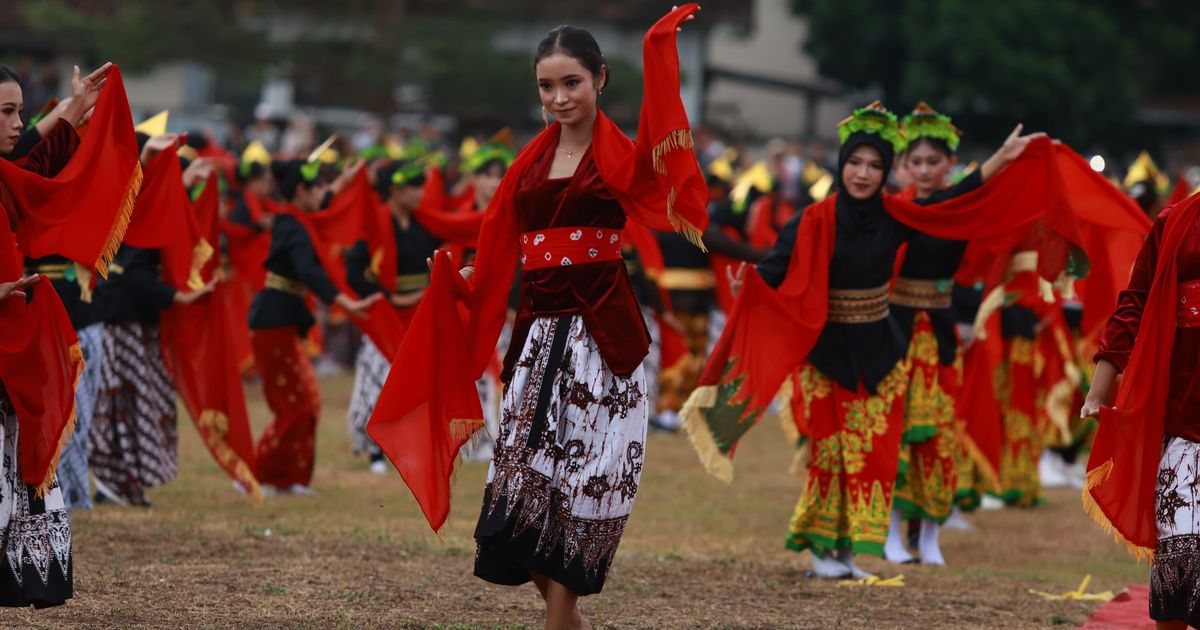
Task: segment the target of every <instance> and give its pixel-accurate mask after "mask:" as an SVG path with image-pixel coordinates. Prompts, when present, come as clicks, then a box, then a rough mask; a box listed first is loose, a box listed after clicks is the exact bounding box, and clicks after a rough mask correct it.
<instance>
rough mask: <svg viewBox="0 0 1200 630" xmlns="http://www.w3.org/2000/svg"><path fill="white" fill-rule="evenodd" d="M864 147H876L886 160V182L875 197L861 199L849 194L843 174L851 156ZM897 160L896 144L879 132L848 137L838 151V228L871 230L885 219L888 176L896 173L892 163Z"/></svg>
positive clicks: (884, 179)
mask: <svg viewBox="0 0 1200 630" xmlns="http://www.w3.org/2000/svg"><path fill="white" fill-rule="evenodd" d="M864 144H866V145H870V146H872V147H875V149H876V150H878V151H879V155H880V156H881V157H882V158H883V181H882V182H881V183H880V185H879V190H876V191H875V194H874V195H871V196H870V197H869V198H867V199H861V200H860V199H855V198H854V197H853V196H851V195H850V193H848V192H846V185H845V183H844V182H842V171H843V169H845V167H846V161H847V160H848V159H850V154H851V153H854V150H855V149H857V148H858V147H860V146H862V145H864ZM895 158H896V151H895V149H894V148H893V147H892V143H890V142H888V141H887V140H884V139H883V138H882V137H881V136H880V135H879V134H877V133H868V132H865V131H858V132H855V133H852V134H850V137H848V138H846V141H845V142H843V143H842V147H841V149H839V150H838V165H837V169H838V170H837V183H838V191H839V192H840V193H841V194H839V195H838V196H837V200H836V204H837V217H838V227H841V228H849V229H852V230H870V229H872V228H873V227H874V226H875V225H877V224H878V221H879V219H881V218H883V213H884V210H883V187H884V184H886V183H887V176H888V173H891V172H892V162H893V161H894V160H895Z"/></svg>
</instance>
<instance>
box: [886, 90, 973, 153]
mask: <svg viewBox="0 0 1200 630" xmlns="http://www.w3.org/2000/svg"><path fill="white" fill-rule="evenodd" d="M900 127H901V129H902V130H903V132H904V140H905V141H904V148H908V145H909V144H911V143H912V142H913V141H914V140H916V139H918V138H934V139H937V140H941V141H942V142H945V143H946V146H948V147H950V150H951V151H957V150H958V143H959V138H960V136H962V131H960V130H959V128H958V127H955V126H954V123H952V122H950V117H949V116H947V115H945V114H939V113H938V112H937V111H936V110H935V109H933V108H932V107H930V106H929V105H928V104H927V103H926V102H925V101H921V102H920V103H917V107H916V109H914V110H913V111H912V113H911V114H909V115H907V116H905V117H904V119H903V120H901V121H900Z"/></svg>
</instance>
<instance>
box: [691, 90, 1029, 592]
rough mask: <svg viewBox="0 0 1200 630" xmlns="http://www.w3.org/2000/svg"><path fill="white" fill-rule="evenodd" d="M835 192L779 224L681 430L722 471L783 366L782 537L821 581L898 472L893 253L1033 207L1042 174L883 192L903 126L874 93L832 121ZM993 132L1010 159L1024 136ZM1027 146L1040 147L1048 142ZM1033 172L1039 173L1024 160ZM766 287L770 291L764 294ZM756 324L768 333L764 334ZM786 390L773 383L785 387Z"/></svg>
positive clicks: (881, 530)
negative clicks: (936, 195)
mask: <svg viewBox="0 0 1200 630" xmlns="http://www.w3.org/2000/svg"><path fill="white" fill-rule="evenodd" d="M838 131H839V135H840V137H841V138H842V148H841V151H840V153H839V160H838V161H839V164H838V177H839V189H838V192H837V193H836V194H835V195H832V196H831V197H829V198H827V199H826V200H824V201H822V202H821V203H818V204H814V205H812V206H809V207H808V208H807V209H805V211H804V212H803V213H801V214H800V215H798V216H797V217H794V218H793V219H792V220H791V221H789V222H788V224H787V225H785V227H784V229H783V231H782V232H781V233H780V237H779V240H778V242H777V243H776V244H775V246H774V248H773V249H772V251H771V253H770V254H769V255H768V256H767V258H766V259H765V260H763V262H761V263H760V264H759V265H758V273H757V274H750V275H749V276H748V277H747V278H746V286H745V287H744V288H743V289H742V292H741V295H739V297H738V304H737V306H735V308H734V313H733V316H732V317H731V321H730V323H729V324H728V325H727V326H726V329H725V333H724V334H723V335H722V338H721V340H720V341H719V342H718V344H717V348H716V350H715V352H714V354H713V357H712V358H711V359H710V360H709V363H708V365H707V367H706V369H705V373H704V375H703V377H702V380H701V387H700V388H698V389H697V390H696V392H694V393H693V394H692V396H691V398H689V401H688V404H687V405H686V406H685V408H684V411H685V413H684V416H685V428H687V430H688V432H689V436H690V437H691V438H692V442H693V445H694V446H695V447H696V449H697V451H698V453H699V454H700V456H701V459H702V461H703V462H704V464H705V465H706V467H708V469H709V470H710V471H711V472H713V473H714V474H716V475H717V476H719V477H721V478H723V479H731V478H732V463H731V461H730V459H729V458H731V457H732V455H733V452H734V451H735V449H736V445H737V441H738V439H739V438H740V437H741V435H742V434H744V433H745V432H746V431H747V430H749V428H750V427H751V426H752V425H753V421H754V419H755V418H756V417H758V416H759V415H760V414H761V413H762V411H763V410H764V409H765V408H766V407H767V405H768V404H769V402H770V400H771V398H773V397H774V395H775V393H776V392H778V391H779V390H780V386H781V385H782V384H783V383H784V381H785V379H787V378H788V375H789V374H792V375H793V377H792V379H791V384H792V387H793V388H794V396H790V397H791V401H792V404H791V405H790V406H789V407H788V408H789V410H790V411H791V412H792V415H793V418H794V420H795V423H796V425H797V426H796V430H797V432H798V433H799V434H800V435H802V436H806V437H807V438H808V440H807V442H806V443H805V446H804V448H805V451H802V452H807V453H808V454H810V455H811V457H810V462H811V463H810V464H809V466H808V481H807V484H806V488H805V491H804V494H803V496H802V497H801V498H800V501H799V503H798V505H797V506H796V510H795V514H794V515H793V518H792V522H791V526H790V536H789V539H788V541H787V546H788V547H789V548H790V549H793V550H796V551H802V550H804V549H810V550H812V551H813V552H814V561H813V568H814V570H815V571H816V573H817V574H818V575H821V576H823V577H846V576H851V575H854V576H860V577H861V576H864V575H866V574H865V572H863V571H862V570H861V569H859V568H858V567H857V566H856V565H855V563H854V560H853V556H854V554H855V553H856V552H867V553H874V554H878V555H882V553H883V546H884V542H885V540H886V535H887V530H888V522H889V514H890V512H891V503H892V490H893V486H894V484H895V480H896V474H897V471H898V468H899V455H900V436H901V433H902V431H901V425H902V422H903V413H904V408H905V400H906V398H905V397H906V393H907V388H908V366H907V361H906V360H905V357H906V354H907V340H906V339H905V338H904V335H903V332H902V330H901V329H900V327H899V326H898V325H897V324H896V322H895V319H894V318H892V317H891V316H890V314H889V308H888V304H889V298H888V284H889V281H890V279H891V277H892V266H893V262H894V260H895V256H896V252H897V250H898V249H899V247H900V245H901V244H903V243H904V242H907V241H910V240H912V239H913V238H914V237H915V235H916V234H917V233H918V230H919V231H920V232H926V233H931V234H934V235H937V236H939V237H942V238H959V239H961V238H966V237H968V236H978V237H987V236H997V235H1000V234H1005V233H1007V232H1008V231H1009V230H1010V229H1011V228H1012V225H1000V224H998V223H997V222H995V221H994V220H992V219H991V217H989V216H988V213H990V212H991V211H993V209H995V208H1002V207H1009V206H1015V207H1019V208H1026V210H1024V211H1018V214H1023V213H1024V212H1028V214H1025V215H1024V216H1019V217H1018V216H1016V215H1013V217H1012V218H1013V225H1021V226H1027V225H1029V223H1031V222H1032V221H1035V220H1036V219H1037V215H1038V214H1039V213H1040V212H1041V210H1040V206H1039V207H1038V209H1032V208H1029V207H1027V206H1026V205H1025V204H1027V203H1028V202H1029V199H1028V197H1026V198H1022V195H1026V196H1029V195H1034V193H1035V192H1037V193H1041V187H1042V182H1041V181H1033V179H1032V178H1033V177H1034V176H1035V175H1037V173H1039V172H1042V171H1044V170H1045V169H1044V168H1042V167H1041V165H1043V164H1044V162H1043V161H1041V160H1028V161H1026V162H1027V163H1026V165H1025V167H1024V168H1022V169H1019V172H1015V173H1005V174H1006V175H1008V177H1009V180H1010V182H1011V180H1012V179H1018V180H1020V179H1025V178H1031V179H1030V181H1029V182H1027V184H1028V185H1027V186H1007V185H1005V184H1004V182H1001V181H999V180H1001V179H1004V178H1002V177H997V181H995V182H992V183H989V185H988V186H986V187H984V188H982V189H980V190H977V191H974V192H972V193H970V194H968V195H964V196H961V197H960V198H957V199H953V200H949V201H946V202H943V203H942V204H939V205H938V206H936V207H929V208H922V207H921V206H919V205H915V204H912V203H909V202H906V201H903V200H901V199H897V198H893V197H884V196H883V194H882V189H883V180H884V177H885V174H886V173H887V172H889V170H890V168H891V163H892V158H893V155H894V154H895V148H896V146H897V145H899V144H900V143H901V142H902V136H901V132H900V129H899V125H898V123H897V121H896V118H895V116H894V115H893V114H892V113H891V112H889V111H887V110H886V109H885V108H884V107H883V106H882V104H880V103H878V102H876V103H874V104H872V105H870V106H868V107H865V108H862V109H859V110H856V111H855V113H854V114H853V115H852V116H851V117H850V118H848V119H847V120H846V121H844V122H843V124H842V125H840V126H839V130H838ZM1018 133H1019V127H1018V129H1017V130H1015V131H1014V133H1013V134H1012V135H1010V136H1009V139H1008V140H1007V141H1006V142H1005V148H1004V149H1003V152H1004V154H1005V155H1007V156H1012V157H1015V156H1017V155H1020V154H1021V153H1022V152H1023V151H1024V150H1025V148H1026V147H1027V146H1029V145H1030V144H1031V141H1032V140H1033V136H1019V135H1017V134H1018ZM1037 147H1038V152H1039V153H1038V154H1039V156H1041V157H1043V158H1044V157H1046V155H1047V153H1048V152H1049V151H1050V145H1049V142H1048V141H1047V140H1044V139H1043V140H1042V141H1041V142H1039V143H1038V144H1037ZM1039 168H1041V169H1042V170H1037V169H1039ZM769 287H776V289H775V290H772V289H771V288H769ZM766 331H769V333H768V332H766ZM785 391H786V390H785Z"/></svg>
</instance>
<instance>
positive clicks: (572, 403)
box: [368, 4, 707, 628]
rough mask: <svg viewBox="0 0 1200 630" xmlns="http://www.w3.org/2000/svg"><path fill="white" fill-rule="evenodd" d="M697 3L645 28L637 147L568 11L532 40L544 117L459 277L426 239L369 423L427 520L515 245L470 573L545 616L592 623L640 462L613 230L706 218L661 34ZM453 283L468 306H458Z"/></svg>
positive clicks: (626, 306)
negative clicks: (516, 593) (425, 260)
mask: <svg viewBox="0 0 1200 630" xmlns="http://www.w3.org/2000/svg"><path fill="white" fill-rule="evenodd" d="M697 9H698V7H697V6H696V5H694V4H689V5H686V6H684V7H681V8H679V9H676V10H674V11H672V12H671V13H670V14H668V15H667V16H666V17H665V18H663V19H662V20H660V21H659V22H658V23H657V24H656V25H655V26H654V27H653V28H652V29H651V30H650V32H649V33H648V34H647V35H646V38H645V41H644V48H645V89H646V92H645V100H644V102H643V109H642V115H641V118H640V121H639V129H638V140H639V141H638V142H637V144H636V145H634V144H632V143H630V142H629V140H628V139H627V138H626V136H624V135H623V134H622V133H621V132H620V130H619V129H618V128H617V127H616V125H615V124H613V123H612V122H611V121H610V120H609V119H608V118H607V117H606V116H605V115H604V114H603V112H601V111H600V109H599V108H598V107H597V100H598V98H599V97H600V94H601V92H602V90H603V89H604V86H605V84H606V82H607V80H608V76H609V68H608V65H607V64H606V62H605V60H604V57H603V55H602V54H601V52H600V48H599V46H598V45H597V44H596V41H595V39H594V38H593V37H592V36H591V35H590V34H589V33H588V32H587V31H584V30H582V29H579V28H575V27H570V26H563V27H560V28H558V29H555V30H554V31H552V32H551V33H550V34H549V35H548V36H547V37H546V38H545V39H544V40H543V41H542V42H541V43H540V44H539V46H538V49H537V54H536V56H535V62H534V70H535V74H536V79H537V87H538V93H539V94H540V96H541V100H542V105H543V107H544V108H545V109H546V113H547V118H548V117H549V116H550V115H553V116H554V117H555V119H556V121H555V123H554V124H552V125H548V127H547V129H546V130H545V131H544V132H542V133H541V134H540V135H539V136H538V137H537V138H535V139H534V140H533V141H531V142H530V144H528V145H527V146H526V147H525V149H524V150H523V151H522V152H521V154H520V156H519V157H518V158H517V160H516V161H515V162H514V163H513V165H512V168H511V169H510V170H509V171H508V173H507V174H506V175H505V178H504V180H503V182H502V183H501V185H500V189H499V190H498V191H497V193H496V195H495V197H494V198H493V200H492V203H491V205H490V207H489V208H488V211H487V218H486V219H485V220H484V224H483V229H482V233H481V236H480V239H479V246H480V247H479V253H478V256H477V258H476V267H474V268H470V267H469V268H467V269H464V270H463V276H464V277H466V276H470V278H469V282H463V280H462V278H456V277H455V275H456V274H454V272H453V271H452V268H451V267H450V263H449V260H448V258H447V257H446V256H444V255H442V254H439V256H438V259H437V261H436V262H435V264H434V279H433V284H432V285H431V287H430V289H429V291H428V292H427V294H426V296H425V298H424V299H423V300H422V303H421V306H420V308H419V309H418V312H417V315H416V317H415V318H414V321H413V327H412V328H410V330H409V333H408V334H406V335H405V337H404V342H403V345H402V347H401V352H402V353H404V355H405V356H411V357H413V361H411V362H410V363H409V364H406V365H403V366H401V365H399V364H397V365H394V366H393V368H392V372H391V375H390V376H389V379H388V383H387V385H385V387H384V391H383V393H382V395H381V396H380V399H379V404H378V405H377V407H376V411H375V415H374V416H373V417H372V419H371V423H370V425H369V427H368V429H369V431H370V433H371V435H372V436H373V437H374V438H375V439H376V442H378V443H379V444H380V446H381V447H383V449H384V451H385V452H386V453H387V454H388V457H389V458H390V459H391V460H392V462H393V463H394V464H396V466H397V468H398V469H399V470H400V473H401V475H402V476H404V478H405V481H406V482H407V483H408V484H409V487H410V488H411V489H412V490H413V492H414V494H415V495H416V496H417V499H418V502H420V503H421V505H422V508H423V509H424V510H425V513H426V516H427V517H428V518H429V521H430V523H431V525H433V526H434V527H435V528H437V527H440V526H441V525H442V524H443V523H444V521H445V518H446V515H447V512H448V509H449V504H448V493H449V475H450V472H451V469H452V468H453V459H454V457H455V454H456V453H457V450H458V447H459V446H461V444H462V443H463V442H464V441H465V440H466V439H467V438H468V437H469V436H470V434H471V433H472V432H473V431H474V430H475V429H477V428H478V427H479V425H480V424H482V420H481V415H482V414H481V411H480V409H479V401H478V397H477V393H476V390H475V387H474V381H475V380H476V379H477V378H478V376H479V375H480V374H481V373H482V372H483V371H484V369H485V367H486V365H487V362H488V359H489V358H490V356H491V354H492V353H493V352H494V351H495V347H496V346H495V341H496V338H497V336H498V335H499V333H500V328H501V326H502V325H503V322H504V313H505V303H506V297H507V293H508V288H509V284H510V281H511V278H512V275H513V271H514V267H515V264H516V263H517V261H518V259H519V260H520V262H521V265H522V274H521V287H520V293H521V296H520V300H519V303H520V307H519V308H520V310H519V312H518V315H517V322H516V325H515V327H514V333H513V342H512V344H511V345H510V347H509V352H508V356H507V357H506V360H505V369H504V371H503V377H502V378H503V380H505V381H506V382H507V383H508V385H507V387H506V388H505V390H504V397H503V402H502V403H501V422H500V432H499V436H498V437H497V440H496V449H495V453H494V456H493V460H492V465H491V468H490V469H489V474H488V484H487V487H486V488H485V494H484V502H483V507H482V510H481V514H480V517H479V522H478V526H477V527H476V530H475V538H476V540H477V542H478V545H479V549H478V553H477V557H476V564H475V574H476V575H478V576H479V577H481V578H483V579H485V580H488V581H490V582H493V583H498V584H506V585H519V584H525V583H527V582H530V581H532V582H534V584H535V585H536V586H537V587H538V590H539V592H540V593H541V594H542V597H543V598H544V599H545V601H546V609H547V618H546V627H547V628H584V627H590V624H588V622H587V621H586V620H584V618H583V617H582V615H581V613H580V611H579V608H578V606H577V600H578V598H579V597H580V596H581V595H588V594H592V593H597V592H599V591H600V590H601V589H602V588H603V586H604V581H605V578H606V576H607V573H608V569H609V566H610V564H611V562H612V559H613V556H614V555H615V553H616V550H617V546H618V544H619V542H620V540H621V535H622V533H623V531H624V529H625V524H626V522H627V521H628V518H629V513H630V510H631V509H632V507H633V501H634V498H635V497H636V495H637V490H638V484H639V481H640V478H641V472H642V466H643V463H644V455H645V434H646V423H647V413H648V409H647V407H646V401H645V391H646V384H645V378H644V373H643V369H642V367H641V364H642V360H643V359H644V358H645V356H646V352H647V349H648V347H649V345H650V339H649V335H648V333H647V331H646V326H645V324H644V323H643V320H642V314H641V311H640V309H639V307H638V304H637V300H636V297H635V296H634V292H633V288H632V287H631V286H630V283H629V279H628V275H627V272H626V269H625V265H624V263H623V261H622V258H621V236H620V232H621V229H622V227H623V226H624V225H625V222H626V219H627V218H632V219H634V220H637V221H639V222H642V223H645V224H647V225H649V226H650V227H652V228H655V229H672V227H673V226H678V227H679V229H682V230H685V231H687V232H688V233H689V234H690V235H691V236H692V238H693V239H696V240H698V239H699V237H700V235H701V234H702V231H703V227H704V225H705V223H706V220H707V215H706V214H705V205H706V201H707V195H706V192H707V191H706V189H705V187H704V179H703V175H702V173H701V171H700V167H699V164H698V163H696V159H695V156H694V154H693V153H692V152H691V151H690V146H691V142H690V140H691V136H690V132H689V129H688V127H687V119H686V115H685V114H684V111H683V107H682V103H681V102H680V100H679V92H678V81H679V78H678V77H679V75H678V58H677V56H676V52H675V37H674V35H675V30H676V28H678V27H679V25H681V24H682V23H683V22H684V21H685V20H687V19H690V17H691V16H692V14H694V13H695V11H696V10H697ZM694 242H695V241H694ZM475 269H478V271H477V272H476V271H475ZM456 295H457V296H458V297H461V298H462V299H464V300H465V301H466V303H467V304H468V306H470V307H471V308H472V312H471V317H470V321H468V322H465V323H464V322H461V321H460V320H459V317H458V316H457V314H458V313H459V311H458V309H457V308H456V307H455V305H454V302H455V300H456ZM464 336H465V337H467V339H466V340H465V341H464V340H463V337H464ZM422 356H424V357H429V360H430V362H432V363H433V364H434V365H433V369H431V368H430V366H429V365H428V364H422V363H421V361H419V360H418V359H417V357H422ZM430 372H432V373H434V374H436V375H438V378H436V379H435V378H433V377H431V376H430V375H429V374H430Z"/></svg>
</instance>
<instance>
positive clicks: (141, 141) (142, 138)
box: [133, 131, 150, 153]
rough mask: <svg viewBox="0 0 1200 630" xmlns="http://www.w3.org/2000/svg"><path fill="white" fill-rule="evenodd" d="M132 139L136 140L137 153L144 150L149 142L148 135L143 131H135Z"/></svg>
mask: <svg viewBox="0 0 1200 630" xmlns="http://www.w3.org/2000/svg"><path fill="white" fill-rule="evenodd" d="M133 137H135V138H137V143H138V153H141V152H142V149H145V148H146V143H147V142H149V141H150V134H148V133H146V132H144V131H135V132H133Z"/></svg>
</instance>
